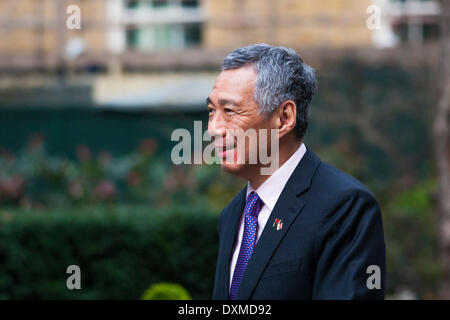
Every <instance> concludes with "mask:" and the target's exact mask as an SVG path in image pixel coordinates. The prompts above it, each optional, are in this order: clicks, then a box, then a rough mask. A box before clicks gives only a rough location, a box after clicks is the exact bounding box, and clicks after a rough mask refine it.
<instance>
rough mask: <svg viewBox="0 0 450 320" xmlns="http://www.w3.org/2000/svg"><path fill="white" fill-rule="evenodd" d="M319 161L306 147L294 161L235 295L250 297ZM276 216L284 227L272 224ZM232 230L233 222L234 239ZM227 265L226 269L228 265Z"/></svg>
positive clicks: (302, 199)
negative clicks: (290, 173) (293, 165)
mask: <svg viewBox="0 0 450 320" xmlns="http://www.w3.org/2000/svg"><path fill="white" fill-rule="evenodd" d="M319 164H320V159H319V158H318V157H317V156H316V155H315V154H314V153H312V152H311V151H309V150H307V151H306V153H305V154H304V156H303V158H302V160H301V161H300V163H299V164H298V165H297V167H296V168H295V170H294V172H293V173H292V175H291V177H290V178H289V180H288V182H287V183H286V186H285V187H284V189H283V191H282V192H281V194H280V197H279V198H278V201H277V203H276V204H275V207H274V208H273V210H272V213H271V214H270V217H269V220H268V221H267V223H266V226H265V228H264V230H263V232H262V234H261V237H260V239H259V241H258V242H257V244H256V246H255V249H254V251H253V254H252V256H251V258H250V261H249V262H248V265H247V268H246V271H245V273H244V276H243V278H242V281H241V285H240V287H239V292H238V296H237V299H242V300H246V299H250V297H251V295H252V293H253V290H254V289H255V287H256V284H257V283H258V281H259V278H260V277H261V275H262V273H263V271H264V269H265V268H266V266H267V264H268V262H269V261H270V258H271V257H272V255H273V253H274V252H275V250H276V249H277V247H278V245H279V244H280V242H281V240H282V239H283V238H284V236H285V235H286V233H287V232H288V231H289V228H290V226H291V225H292V223H293V222H294V220H295V219H296V218H297V216H298V215H299V213H300V212H301V210H302V209H303V207H304V205H305V203H306V199H305V198H306V197H305V195H304V196H300V195H302V194H303V193H304V192H305V191H306V190H308V189H309V187H310V185H311V180H312V176H313V175H314V173H315V171H316V169H317V167H318V166H319ZM244 204H245V196H244ZM242 209H243V207H242ZM241 212H242V210H240V211H239V212H238V213H237V215H238V217H239V216H240V213H241ZM275 219H280V220H281V221H282V222H283V228H282V229H281V230H276V228H274V227H273V223H274V221H275ZM237 221H239V219H237ZM233 222H234V221H233ZM236 225H237V222H236ZM230 232H231V228H230ZM235 232H236V226H234V229H233V233H232V235H233V239H234V235H235ZM230 252H231V248H230ZM230 252H228V251H227V252H226V253H227V255H226V256H227V258H229V254H230ZM228 261H229V260H228ZM227 268H228V270H229V266H228V265H227ZM228 273H229V271H228ZM227 287H228V285H227Z"/></svg>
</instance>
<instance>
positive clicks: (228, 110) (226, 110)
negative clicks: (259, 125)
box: [223, 108, 234, 113]
mask: <svg viewBox="0 0 450 320" xmlns="http://www.w3.org/2000/svg"><path fill="white" fill-rule="evenodd" d="M223 110H224V111H225V112H226V113H231V112H234V111H233V110H231V109H228V108H225V109H223Z"/></svg>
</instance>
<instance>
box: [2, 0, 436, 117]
mask: <svg viewBox="0 0 450 320" xmlns="http://www.w3.org/2000/svg"><path fill="white" fill-rule="evenodd" d="M73 5H76V6H78V8H79V9H80V22H81V23H80V28H79V29H70V28H68V27H67V22H68V20H70V19H71V17H73V15H74V11H72V10H71V9H70V8H71V6H73ZM374 7H375V10H374ZM377 10H378V11H377ZM439 12H440V9H439V6H438V3H437V1H434V0H428V1H427V0H403V1H401V0H373V1H371V0H322V1H315V0H277V1H273V0H1V1H0V26H1V28H0V39H2V40H3V41H0V90H1V91H0V98H1V100H2V103H1V104H2V105H5V104H8V105H16V103H15V102H14V101H16V100H17V101H20V104H29V103H31V104H32V102H31V101H33V100H35V101H38V102H41V103H40V104H45V105H47V104H52V103H53V102H51V101H54V104H58V105H61V104H63V102H64V99H66V100H68V101H72V102H77V103H78V101H79V103H80V104H86V103H87V102H86V101H91V103H87V104H94V105H95V104H99V105H108V106H109V107H111V106H114V107H119V108H123V107H127V108H141V107H145V108H146V107H149V106H160V107H161V106H167V105H171V106H173V105H174V106H181V105H183V106H184V105H189V106H193V105H198V106H203V104H204V98H203V97H204V96H206V94H207V93H208V90H209V88H210V87H211V86H212V82H213V80H214V78H215V75H216V72H217V69H218V67H219V65H220V62H221V60H222V59H223V57H224V56H225V55H226V54H227V53H228V52H230V51H231V50H233V49H235V48H237V47H240V46H244V45H248V44H251V43H260V42H265V43H270V44H273V45H283V46H288V47H293V48H295V49H297V50H299V51H300V52H302V55H304V52H305V50H309V49H310V50H318V51H319V52H320V53H321V54H323V53H324V52H325V53H326V52H328V51H329V52H331V53H330V54H331V55H334V53H333V52H335V51H333V50H338V51H339V50H347V49H357V48H366V49H367V48H369V49H370V51H373V50H372V49H374V48H382V47H395V46H401V45H403V44H408V43H423V42H425V41H428V40H432V39H434V38H436V37H437V35H438V33H439V30H438V22H437V17H438V15H439ZM373 14H379V18H380V23H379V26H378V27H377V28H375V29H373V28H369V27H368V24H367V23H368V19H369V17H370V16H371V15H373ZM312 56H314V54H312ZM211 70H213V72H211ZM21 71H26V73H27V74H30V73H31V74H33V76H31V77H28V78H27V79H25V80H24V79H23V78H21V79H18V80H16V81H10V78H11V76H12V75H14V74H21ZM79 71H82V72H81V74H83V75H88V80H86V79H82V80H79V78H80V77H78V79H75V80H74V78H77V77H74V76H73V75H74V74H75V73H76V74H77V75H79V74H80V72H79ZM86 71H87V72H86ZM96 71H106V72H100V73H99V72H96ZM172 71H176V73H173V72H172ZM55 72H56V74H58V75H62V77H61V76H58V77H56V78H55V77H54V78H52V79H50V80H48V78H49V76H48V75H49V74H50V78H51V77H52V74H55ZM170 72H172V73H170ZM36 75H38V77H36ZM42 75H44V76H45V77H47V79H45V81H44V80H43V79H42ZM67 79H72V82H70V81H67ZM61 80H63V81H61ZM27 83H28V84H29V85H28V87H30V88H31V89H33V88H36V87H38V88H40V87H45V90H44V91H37V92H33V93H27V94H22V93H20V92H22V91H23V88H24V87H27ZM49 83H50V84H52V83H53V84H56V85H57V86H55V87H54V88H50V89H48V88H49ZM5 86H6V87H7V89H8V90H9V89H11V88H12V90H9V91H5V90H3V89H5ZM67 88H69V90H68V91H67V90H66V89H67ZM48 90H50V91H48ZM48 92H54V93H53V94H51V93H48ZM80 92H85V94H80ZM175 93H177V94H175ZM55 96H58V99H53V97H55ZM186 96H189V97H190V100H189V101H187V100H186ZM25 97H31V98H30V99H26V98H25ZM68 97H69V98H68ZM44 98H45V99H44ZM14 99H16V100H14ZM80 99H81V100H80ZM13 100H14V101H13ZM186 101H187V102H186Z"/></svg>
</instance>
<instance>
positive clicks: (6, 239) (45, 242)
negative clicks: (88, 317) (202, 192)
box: [0, 206, 218, 299]
mask: <svg viewBox="0 0 450 320" xmlns="http://www.w3.org/2000/svg"><path fill="white" fill-rule="evenodd" d="M217 219H218V214H213V213H211V212H205V210H203V209H201V208H197V209H192V208H190V209H189V208H176V209H173V208H172V209H171V211H170V212H168V211H164V210H161V209H158V210H153V209H151V208H148V207H143V206H136V207H132V206H114V207H94V208H81V209H80V208H70V209H53V210H40V211H36V210H33V211H30V210H28V211H27V210H17V209H11V210H7V209H0V299H139V298H140V297H141V296H142V294H143V293H144V291H145V290H146V289H147V288H148V287H149V285H151V284H153V283H158V282H173V283H178V284H180V285H182V286H183V287H185V288H186V289H187V290H188V291H189V292H190V293H191V295H192V297H193V298H194V299H202V298H203V299H209V298H210V297H211V295H212V286H213V277H214V272H215V265H216V257H217V248H218V246H217V244H218V235H217ZM69 265H78V266H79V267H80V269H81V289H80V290H76V289H74V290H69V289H67V287H66V280H67V278H68V277H69V276H70V274H66V269H67V267H68V266H69Z"/></svg>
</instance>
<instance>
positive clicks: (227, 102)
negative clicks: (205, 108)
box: [206, 97, 238, 106]
mask: <svg viewBox="0 0 450 320" xmlns="http://www.w3.org/2000/svg"><path fill="white" fill-rule="evenodd" d="M210 104H211V105H214V103H213V102H212V100H211V98H210V97H208V98H206V105H210ZM219 105H220V106H227V105H233V106H238V104H237V103H236V102H235V101H233V100H230V99H219Z"/></svg>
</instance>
